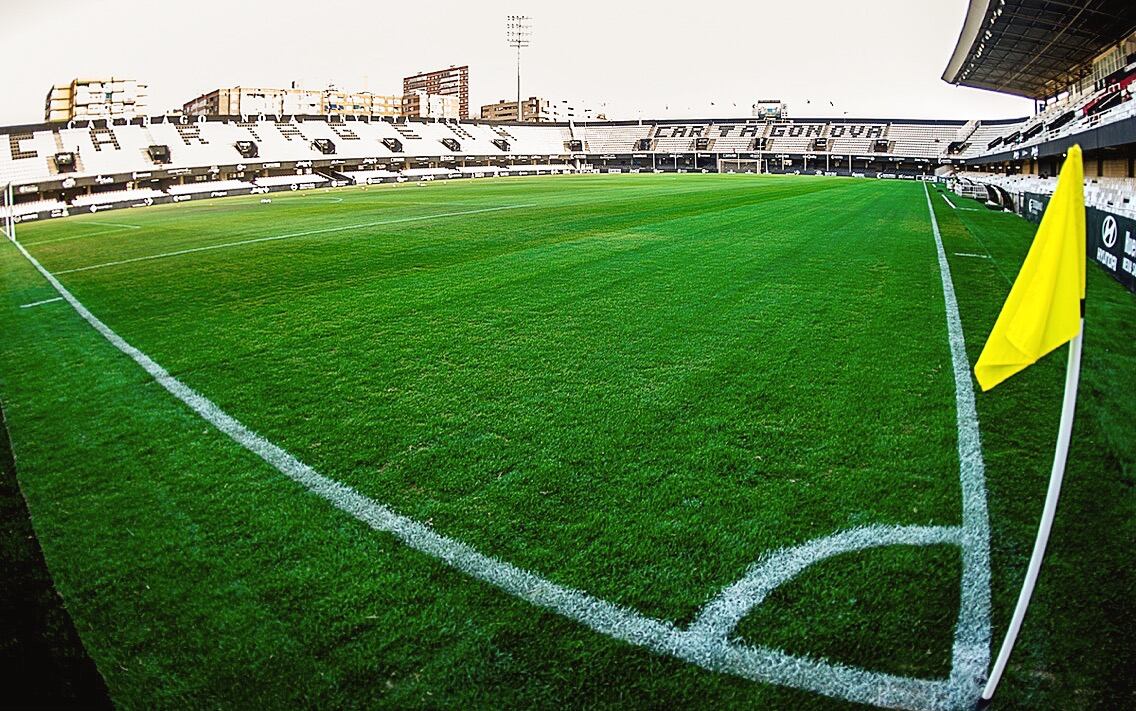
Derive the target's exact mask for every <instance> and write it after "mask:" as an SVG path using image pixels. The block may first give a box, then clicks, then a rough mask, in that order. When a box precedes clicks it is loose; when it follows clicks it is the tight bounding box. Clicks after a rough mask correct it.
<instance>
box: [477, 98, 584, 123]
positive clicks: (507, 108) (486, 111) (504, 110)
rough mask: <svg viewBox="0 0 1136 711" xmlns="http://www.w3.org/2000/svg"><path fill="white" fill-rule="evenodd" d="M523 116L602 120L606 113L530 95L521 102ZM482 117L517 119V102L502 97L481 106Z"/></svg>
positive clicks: (533, 119) (528, 119)
mask: <svg viewBox="0 0 1136 711" xmlns="http://www.w3.org/2000/svg"><path fill="white" fill-rule="evenodd" d="M521 108H522V112H523V116H521V118H520V119H519V120H520V121H524V122H527V123H544V122H548V121H602V120H604V118H605V117H604V115H603V114H601V113H597V112H595V111H594V110H592V109H590V108H586V107H576V106H573V105H572V104H571V103H569V102H568V101H564V100H561V101H554V100H552V99H545V98H542V97H539V96H530V97H529V98H527V99H525V100H524V101H523V102H521ZM481 118H482V119H485V120H486V121H517V120H518V118H517V102H516V101H512V100H510V99H501V100H500V101H498V102H497V103H495V104H486V105H484V106H482V107H481Z"/></svg>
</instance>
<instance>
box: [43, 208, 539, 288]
mask: <svg viewBox="0 0 1136 711" xmlns="http://www.w3.org/2000/svg"><path fill="white" fill-rule="evenodd" d="M533 206H534V205H533V204H531V203H530V204H525V205H501V206H499V207H484V208H480V209H477V210H460V211H457V212H442V213H437V214H434V215H416V216H413V217H398V218H394V219H391V220H376V221H374V222H362V223H359V224H355V225H342V226H340V227H324V228H321V229H318V230H307V231H304V232H292V233H290V234H284V235H273V236H271V237H256V238H254V239H242V240H238V241H236V242H225V243H223V244H210V245H206V246H204V247H191V248H189V249H179V250H176V251H173V252H162V253H161V254H150V255H147V256H145V257H132V258H131V259H119V260H117V261H113V262H103V263H102V264H91V265H88V266H85V267H76V268H74V269H61V270H60V271H58V272H56V274H73V273H75V272H86V271H90V270H92V269H105V268H106V267H117V266H119V265H121V264H133V263H135V262H148V261H150V260H152V259H166V258H167V257H178V256H181V255H183V254H195V253H197V252H209V251H212V250H215V249H228V248H229V247H240V246H243V245H246V244H259V243H261V242H276V241H279V240H282V239H292V238H294V237H310V236H311V235H322V234H329V233H332V232H344V231H346V230H359V229H363V228H365V227H378V226H380V225H398V224H403V223H406V222H423V221H425V220H437V219H441V218H445V217H459V216H461V215H476V214H478V213H482V212H500V211H502V210H519V209H521V208H525V207H533Z"/></svg>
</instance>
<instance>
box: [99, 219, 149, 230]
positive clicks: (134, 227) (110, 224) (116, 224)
mask: <svg viewBox="0 0 1136 711" xmlns="http://www.w3.org/2000/svg"><path fill="white" fill-rule="evenodd" d="M86 224H88V225H106V226H108V227H124V228H126V229H128V230H140V229H142V226H141V225H127V224H123V223H122V222H103V221H102V220H98V221H96V220H88V221H87V222H86Z"/></svg>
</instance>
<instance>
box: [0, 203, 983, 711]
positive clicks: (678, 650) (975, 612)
mask: <svg viewBox="0 0 1136 711" xmlns="http://www.w3.org/2000/svg"><path fill="white" fill-rule="evenodd" d="M924 189H926V187H925V186H924ZM927 205H928V207H930V205H931V200H930V195H929V194H928V196H927ZM931 219H932V226H933V227H934V232H935V240H936V245H937V247H938V252H939V267H940V272H941V276H942V280H943V289H944V295H945V297H946V301H947V323H948V330H949V333H950V343H951V356H952V361H953V363H954V370H955V384H956V400H957V414H958V428H959V459H960V478H961V481H962V490H963V522H962V525H961V526H957V527H956V526H867V527H861V528H854V529H850V530H846V531H842V532H839V533H836V534H833V535H831V536H826V537H822V538H818V539H815V540H812V541H808V542H806V543H804V544H802V545H798V546H794V547H790V548H785V549H781V550H777V551H773V552H770V553H767V554H766V555H765V556H763V557H762V558H761V559H760V560H759V561H758V562H757V563H755V564H754V565H753V566H751V567H750V569H749V570H747V572H746V574H745V575H744V577H743V578H742V579H741V580H739V581H738V582H736V583H734V584H732V585H729V586H727V587H726V588H725V589H724V590H723V591H722V592H721V593H720V594H719V595H718V596H716V597H715V598H714V599H712V600H710V601H709V602H708V603H707V604H706V605H705V606H704V607H703V609H702V611H701V612H700V614H699V615H698V616H697V618H696V620H695V622H694V623H692V624H691V625H689V626H687V627H686V628H682V627H680V626H679V625H677V624H676V623H674V622H671V621H669V620H661V619H658V618H654V617H650V616H647V615H644V614H642V613H640V612H638V611H636V610H633V609H630V608H627V607H624V606H621V605H617V604H615V603H612V602H609V601H607V600H602V599H600V598H597V597H594V596H592V595H589V594H588V593H586V592H583V591H581V590H577V589H574V588H569V587H566V586H563V585H559V584H557V583H554V582H552V581H550V580H548V579H546V578H543V577H541V576H539V575H537V574H536V573H533V572H530V571H527V570H523V569H521V568H518V567H516V566H514V565H512V564H510V563H507V562H505V561H501V560H498V559H496V558H492V557H490V556H487V555H485V554H483V553H481V552H479V551H477V550H476V549H474V548H473V547H471V546H469V545H467V544H465V543H462V542H461V541H458V540H455V539H453V538H449V537H447V536H444V535H442V534H440V533H437V532H435V531H433V530H432V529H430V528H429V527H428V526H427V525H425V524H423V523H420V522H418V521H415V520H413V519H411V518H408V517H406V516H402V515H400V514H398V513H396V512H394V511H393V510H391V509H389V508H387V507H386V506H384V505H382V504H380V503H378V502H377V501H374V500H373V499H370V498H368V497H366V496H364V495H363V494H360V493H359V492H358V491H356V490H355V489H353V488H351V487H349V486H346V485H345V484H341V483H339V482H337V481H335V480H333V479H330V478H328V477H325V476H323V475H322V474H320V473H319V472H317V471H315V470H314V469H312V468H311V467H309V466H308V465H306V464H304V463H303V462H301V461H300V460H298V459H296V458H295V457H294V456H292V455H291V454H290V453H288V452H287V451H285V450H284V449H282V448H280V447H279V446H277V445H275V444H273V443H272V442H270V441H268V440H267V439H265V438H264V437H262V436H260V435H258V434H257V433H255V432H253V431H252V430H251V429H249V428H248V427H246V426H245V425H244V424H242V423H241V422H240V421H238V420H237V419H236V418H234V417H232V416H231V415H229V414H228V413H227V412H225V411H224V410H222V409H221V408H220V407H218V406H217V405H216V404H215V403H213V402H212V401H211V400H209V399H207V398H206V397H205V396H204V395H201V394H200V393H198V392H197V391H195V390H193V389H192V388H190V387H189V386H188V385H186V384H184V383H182V382H181V381H180V380H178V379H176V378H174V377H173V376H172V375H170V374H169V372H167V371H166V370H165V369H164V368H163V367H162V366H160V365H159V364H158V363H156V362H155V361H153V360H152V359H151V358H150V357H149V356H147V355H146V354H145V353H143V352H142V351H140V350H138V349H137V348H135V347H134V346H132V345H130V344H129V343H127V342H126V341H125V340H123V338H122V337H121V336H119V335H118V334H117V333H115V332H114V331H113V330H111V328H110V327H109V326H107V325H106V324H105V323H103V322H102V321H101V320H99V319H98V318H97V317H96V316H95V315H94V314H92V313H91V312H90V311H89V310H88V309H87V308H86V307H85V306H84V305H83V304H82V303H81V302H79V300H78V299H76V298H75V296H74V295H72V294H71V292H70V291H68V290H67V288H66V287H64V286H63V284H62V283H60V281H59V280H58V279H57V278H56V276H55V275H54V274H52V273H51V272H49V271H47V269H46V268H44V267H43V265H42V264H40V263H39V261H37V260H36V258H35V257H33V256H32V255H31V254H30V253H29V252H28V251H27V250H26V249H25V248H24V246H23V245H22V244H20V243H19V242H18V241H16V240H14V239H12V240H11V241H12V243H13V244H14V245H15V246H16V248H17V249H18V250H19V251H20V253H21V254H23V256H24V257H25V258H26V259H27V260H28V261H29V262H30V263H31V264H32V266H34V267H35V268H36V270H37V271H39V273H40V274H41V275H43V277H44V278H45V279H46V280H47V281H48V282H49V283H50V284H51V285H52V286H53V287H54V288H55V290H56V291H58V292H59V294H60V297H61V298H63V299H65V300H66V301H67V302H68V303H69V304H70V305H71V307H72V308H73V309H74V310H75V311H76V312H77V313H78V314H79V315H80V316H81V317H82V318H83V319H84V320H85V321H86V322H87V323H88V324H90V325H91V327H92V328H94V329H95V330H96V331H97V332H98V333H99V334H101V335H102V336H103V337H104V338H105V339H106V340H107V341H109V342H110V343H111V344H112V345H114V347H115V348H117V349H118V350H119V351H121V352H122V353H124V354H125V355H127V356H129V357H130V358H131V359H132V360H133V361H134V362H135V363H137V364H138V365H139V366H140V367H142V369H143V370H145V371H146V372H147V373H148V374H149V375H150V376H151V377H153V378H154V380H155V381H156V382H157V383H158V384H160V385H161V386H162V387H163V388H165V389H166V390H167V391H168V392H169V393H170V394H171V395H173V396H174V397H175V398H177V399H178V400H180V401H181V402H182V403H184V404H185V405H186V406H188V407H189V408H190V409H191V410H193V411H194V412H196V413H197V414H198V415H199V416H200V417H201V418H202V419H204V420H206V421H207V422H209V423H210V424H212V425H213V426H214V427H216V428H217V429H218V430H220V431H221V432H222V433H224V434H225V435H227V436H228V437H229V438H231V439H232V440H233V441H234V442H236V443H238V444H239V445H241V446H242V447H244V448H245V449H247V450H248V451H250V452H252V453H254V454H256V455H257V456H259V457H260V458H261V459H263V460H264V461H265V462H267V463H268V464H270V465H271V466H272V467H274V468H275V469H276V470H277V471H279V472H280V473H281V474H284V475H285V476H287V477H288V478H290V479H291V480H293V481H295V482H296V483H298V484H300V485H301V486H303V487H304V488H305V489H307V490H308V491H309V492H311V493H313V494H315V495H317V496H319V497H321V498H323V499H324V500H326V501H328V502H329V503H331V504H332V505H333V506H335V507H336V508H338V509H340V510H341V511H343V512H345V513H348V514H350V515H352V516H354V517H355V518H357V519H358V520H360V521H362V522H363V523H365V524H367V525H368V526H370V527H371V528H373V529H375V530H377V531H383V532H386V533H389V534H391V535H393V536H395V537H396V538H398V539H399V540H401V541H402V542H403V543H404V544H405V545H407V546H409V547H411V548H413V549H415V550H418V551H420V552H422V553H425V554H426V555H429V556H431V557H434V558H437V559H439V560H441V561H443V562H445V563H446V564H448V565H450V566H452V567H453V568H455V569H457V570H459V571H461V572H463V573H465V574H466V575H469V576H471V577H474V578H477V579H479V580H482V581H484V582H487V583H489V584H491V585H494V586H496V587H498V588H500V589H501V590H503V591H504V592H506V593H508V594H510V595H513V596H515V597H517V598H520V599H522V600H525V601H527V602H529V603H531V604H533V605H536V606H538V607H542V608H545V609H548V610H552V611H555V612H557V613H558V614H561V615H563V616H565V617H567V618H569V619H572V620H575V621H577V622H579V623H580V624H583V625H585V626H587V627H588V628H590V629H592V630H594V631H596V632H599V633H601V634H605V635H608V636H610V637H613V638H615V639H618V640H622V641H624V642H627V643H630V644H634V645H637V646H640V647H644V648H646V649H649V650H651V651H653V652H655V653H658V654H666V655H671V656H674V657H677V658H679V659H682V660H685V661H687V662H690V663H692V664H696V665H698V666H701V667H703V668H705V669H709V670H711V671H717V672H722V673H728V674H733V675H736V676H739V677H743V678H746V679H751V680H754V681H761V682H766V683H772V684H781V685H784V686H790V687H794V688H798V689H803V690H808V691H814V692H816V693H820V694H824V695H826V696H831V697H834V698H839V699H846V700H848V701H853V702H857V703H866V704H874V705H877V706H881V707H886V708H898V709H911V710H912V711H915V710H927V709H930V710H932V711H937V710H942V711H949V710H951V709H961V708H964V707H966V706H967V705H969V704H972V703H973V702H974V699H975V698H977V693H978V688H979V687H978V683H979V679H978V677H979V676H980V675H981V674H982V673H983V672H984V671H985V668H986V662H987V661H988V659H989V638H990V633H989V535H988V530H987V527H988V524H987V521H986V492H985V484H984V481H983V475H982V452H981V443H980V441H979V440H978V422H977V419H976V418H975V417H974V394H973V390H972V389H971V387H970V381H969V369H968V367H967V365H966V354H965V348H964V345H963V341H962V330H961V324H960V322H959V319H958V308H957V304H956V303H955V299H954V288H953V286H952V285H951V282H950V273H949V271H948V269H947V265H946V256H945V254H944V252H943V249H942V242H941V240H940V238H939V235H938V226H937V224H936V223H935V221H934V212H932V213H931ZM345 229H346V228H345ZM960 353H961V359H962V360H961V361H960V360H959V358H960ZM960 368H961V371H960ZM960 372H961V373H962V375H963V376H965V379H963V378H962V377H961V376H960ZM964 386H965V387H964ZM939 544H957V545H960V546H961V548H962V551H963V580H962V606H961V610H960V613H959V622H958V625H957V626H956V628H955V641H954V645H953V648H952V671H951V675H950V678H948V679H919V678H913V677H905V676H898V675H894V674H887V673H883V672H874V671H870V670H867V669H861V668H857V667H852V666H848V665H844V664H839V663H835V662H829V661H826V660H824V659H814V658H810V657H803V656H795V655H792V654H788V653H786V652H783V651H781V650H778V649H774V648H771V647H766V646H753V645H748V644H746V643H744V642H743V641H740V640H734V639H730V638H729V637H728V635H729V632H730V631H731V630H732V629H733V626H734V625H735V624H736V623H737V622H738V621H740V619H741V618H742V617H744V615H745V614H746V613H747V612H748V611H749V610H750V609H752V607H753V606H754V605H757V604H759V603H760V601H761V600H762V599H764V597H765V596H766V595H767V594H768V593H769V592H770V591H771V590H773V589H775V588H776V587H777V586H778V585H781V584H783V583H785V582H787V581H788V580H791V579H792V578H793V577H795V576H796V575H797V574H799V573H800V572H801V571H803V570H805V569H806V568H807V567H808V566H810V565H812V564H814V563H817V562H819V561H822V560H826V559H828V558H831V557H832V556H835V555H840V554H844V553H850V552H855V551H860V550H865V549H869V548H875V547H880V546H889V545H920V546H923V545H939Z"/></svg>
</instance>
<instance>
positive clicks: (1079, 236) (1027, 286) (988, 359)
mask: <svg viewBox="0 0 1136 711" xmlns="http://www.w3.org/2000/svg"><path fill="white" fill-rule="evenodd" d="M1084 298H1085V184H1084V168H1083V166H1082V164H1081V147H1080V146H1073V147H1072V148H1070V149H1069V155H1068V157H1067V158H1066V159H1065V165H1064V166H1062V168H1061V175H1060V177H1058V179H1057V190H1056V191H1055V192H1054V193H1053V199H1051V200H1050V201H1049V207H1048V208H1046V210H1045V215H1044V216H1042V218H1041V225H1040V226H1039V227H1038V228H1037V235H1036V236H1035V237H1034V238H1033V245H1032V246H1031V247H1030V250H1029V254H1027V255H1026V261H1025V263H1024V264H1022V270H1021V271H1020V272H1018V278H1017V279H1016V280H1015V281H1014V286H1013V287H1011V289H1010V295H1009V296H1008V297H1006V303H1005V305H1004V306H1003V307H1002V313H1000V314H998V320H997V321H996V322H995V323H994V329H993V330H992V331H991V332H990V337H989V338H988V339H986V346H985V347H983V349H982V355H980V356H979V357H978V362H977V363H976V364H975V365H974V375H975V377H977V378H978V384H979V385H980V386H982V389H983V390H989V389H990V388H992V387H994V386H995V385H997V384H998V383H1000V382H1002V381H1003V380H1005V379H1006V378H1008V377H1010V376H1011V375H1013V374H1014V373H1017V372H1018V371H1019V370H1022V369H1024V368H1026V367H1027V366H1030V365H1033V364H1034V363H1036V362H1037V360H1038V358H1041V357H1042V356H1043V355H1045V354H1046V353H1049V352H1050V351H1052V350H1053V349H1055V348H1057V347H1058V346H1060V345H1062V344H1064V343H1066V342H1068V341H1071V340H1072V339H1073V338H1074V337H1075V336H1076V335H1077V333H1078V332H1079V331H1080V328H1081V300H1082V299H1084Z"/></svg>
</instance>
